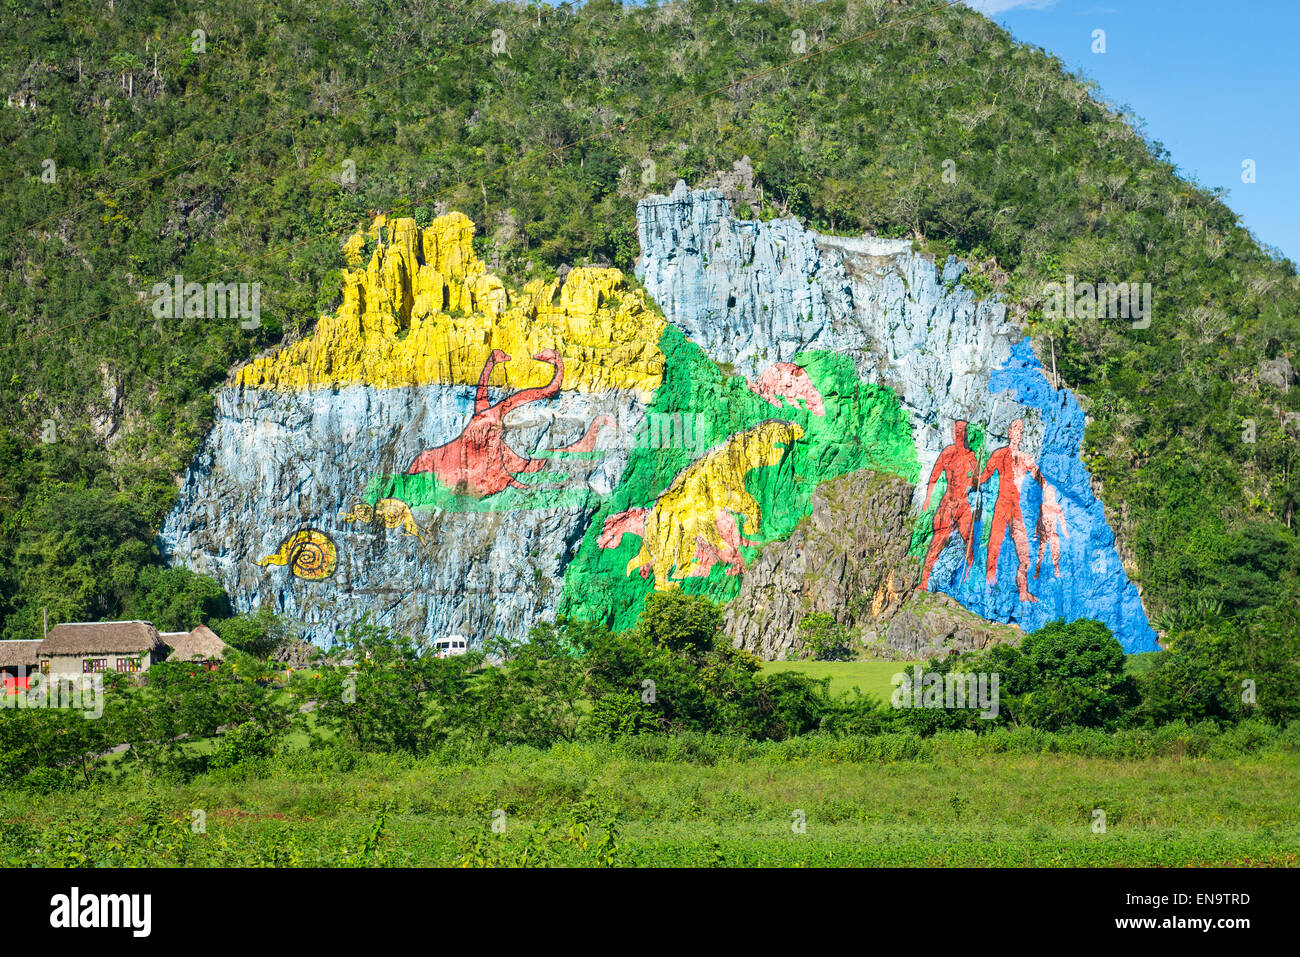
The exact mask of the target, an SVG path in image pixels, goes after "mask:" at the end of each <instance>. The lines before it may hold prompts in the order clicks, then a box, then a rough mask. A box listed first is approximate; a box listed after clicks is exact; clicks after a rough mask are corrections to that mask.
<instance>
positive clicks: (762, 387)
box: [748, 362, 826, 418]
mask: <svg viewBox="0 0 1300 957" xmlns="http://www.w3.org/2000/svg"><path fill="white" fill-rule="evenodd" d="M748 381H749V388H750V391H751V392H754V393H756V394H757V395H759V396H762V397H763V398H764V399H766V400H767V401H768V402H770V403H772V404H773V405H774V406H776V407H777V408H778V409H780V408H782V407H783V405H784V403H785V402H788V403H789V404H790V405H792V406H794V407H795V408H796V409H797V408H799V402H798V400H799V399H803V401H804V406H805V407H807V409H808V411H809V412H811V413H812V414H813V415H818V416H822V417H823V418H825V416H826V403H825V402H824V401H822V394H821V393H820V392H818V391H817V387H816V386H815V385H813V381H812V379H811V378H810V377H809V375H808V372H807V370H806V369H801V368H800V367H799V366H797V365H795V364H794V363H793V362H778V363H776V364H775V365H773V366H770V367H769V368H767V369H766V370H764V371H763V374H762V375H760V376H759V377H758V378H757V379H750V380H748ZM783 400H784V402H783Z"/></svg>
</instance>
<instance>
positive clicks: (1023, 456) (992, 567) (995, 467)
mask: <svg viewBox="0 0 1300 957" xmlns="http://www.w3.org/2000/svg"><path fill="white" fill-rule="evenodd" d="M1024 434H1025V424H1024V422H1022V421H1021V420H1020V419H1016V420H1015V421H1014V422H1012V423H1011V427H1010V428H1009V429H1008V430H1007V444H1006V445H1005V446H1003V447H1002V448H1000V449H998V450H997V451H996V452H994V453H993V454H992V455H991V456H989V461H988V464H987V465H985V466H984V471H983V472H982V473H981V474H980V477H979V484H980V485H983V484H984V483H985V482H986V481H988V480H989V479H990V478H992V476H993V473H994V472H997V473H998V499H997V501H996V502H995V503H994V505H993V526H992V532H991V533H990V535H989V556H988V583H989V584H990V585H993V584H995V583H996V582H997V577H998V552H999V551H1000V550H1001V549H1002V539H1003V538H1004V537H1006V533H1007V531H1008V530H1009V531H1010V532H1011V541H1012V542H1014V543H1015V546H1016V561H1017V567H1016V587H1017V588H1018V589H1019V591H1020V600H1021V601H1038V599H1037V598H1035V597H1034V596H1033V595H1031V594H1029V535H1028V533H1027V532H1026V531H1025V518H1024V516H1023V515H1021V514H1020V489H1021V486H1022V485H1023V484H1024V480H1025V476H1026V475H1032V476H1033V477H1034V478H1035V479H1036V480H1037V481H1038V484H1039V485H1042V486H1043V487H1044V488H1046V486H1047V483H1045V482H1044V481H1043V476H1042V475H1041V474H1040V473H1039V471H1038V463H1037V462H1035V461H1034V459H1033V457H1032V456H1030V455H1028V454H1027V453H1025V452H1021V451H1020V439H1021V438H1022V437H1023V436H1024Z"/></svg>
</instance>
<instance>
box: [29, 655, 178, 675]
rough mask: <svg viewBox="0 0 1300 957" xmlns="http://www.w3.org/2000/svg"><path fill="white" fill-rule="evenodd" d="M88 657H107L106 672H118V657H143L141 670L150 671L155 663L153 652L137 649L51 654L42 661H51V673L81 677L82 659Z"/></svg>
mask: <svg viewBox="0 0 1300 957" xmlns="http://www.w3.org/2000/svg"><path fill="white" fill-rule="evenodd" d="M87 658H105V659H107V662H108V664H107V667H106V668H105V669H104V671H105V673H108V672H113V673H116V672H117V659H118V658H139V659H141V661H140V670H141V671H148V670H149V666H150V665H152V664H153V663H154V655H153V653H152V652H139V651H135V652H120V651H109V652H97V653H95V654H93V655H50V656H48V657H42V658H41V661H42V663H43V662H46V661H48V662H49V663H50V669H49V671H50V674H51V675H69V676H75V677H78V678H80V677H81V675H82V674H83V672H82V661H84V660H85V659H87Z"/></svg>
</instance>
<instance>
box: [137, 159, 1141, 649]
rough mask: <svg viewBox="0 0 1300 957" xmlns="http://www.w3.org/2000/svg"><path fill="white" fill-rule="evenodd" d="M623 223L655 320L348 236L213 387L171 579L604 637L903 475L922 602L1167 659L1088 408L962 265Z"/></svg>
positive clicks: (605, 280) (573, 283) (321, 635)
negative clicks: (569, 623) (1072, 621)
mask: <svg viewBox="0 0 1300 957" xmlns="http://www.w3.org/2000/svg"><path fill="white" fill-rule="evenodd" d="M638 228H639V231H640V239H641V245H642V253H643V255H642V259H641V264H640V266H639V267H638V274H639V276H640V277H641V278H642V280H643V281H644V283H645V287H646V290H647V291H648V293H649V297H650V299H653V303H652V302H651V301H650V299H647V298H646V297H645V295H644V294H643V293H641V292H634V291H632V290H630V289H629V288H628V287H627V286H626V284H625V283H624V280H623V276H622V275H621V273H619V272H618V270H613V269H592V268H584V269H574V270H572V271H571V272H570V273H569V274H568V276H567V277H566V280H565V281H564V282H562V283H561V282H559V281H557V282H552V283H549V284H544V283H541V282H534V283H530V284H529V285H528V286H526V287H525V288H524V289H522V290H510V289H507V288H506V287H505V285H504V284H503V283H502V282H501V281H500V280H498V279H496V278H495V277H493V276H491V275H489V274H488V273H487V272H486V269H485V267H484V265H483V264H482V263H481V262H480V261H479V260H478V259H477V257H476V256H475V255H474V252H473V248H472V245H471V242H470V240H471V238H472V232H473V227H472V224H470V223H469V221H468V220H467V219H466V218H465V217H463V216H461V215H460V214H456V213H452V214H448V215H447V216H443V217H440V218H439V219H438V220H435V221H434V223H433V224H432V225H431V226H429V227H427V228H425V229H423V230H421V229H418V228H417V227H416V226H415V224H414V222H412V221H411V220H396V221H393V222H388V221H386V220H385V219H383V218H382V217H380V218H379V219H378V220H376V222H375V224H374V225H373V226H372V227H371V229H370V230H369V231H368V232H366V233H360V234H358V235H357V236H354V237H353V238H352V239H351V240H349V242H348V243H347V244H346V245H345V251H346V253H347V255H348V260H349V266H350V268H349V269H348V270H347V271H346V272H345V273H344V279H343V290H342V293H343V296H342V305H341V306H340V307H339V309H338V310H337V311H336V313H335V314H334V315H332V316H324V317H322V318H321V320H320V322H319V323H318V325H317V328H316V330H315V332H314V334H313V335H312V336H311V337H310V338H308V339H304V340H302V341H299V342H296V343H294V344H292V345H290V346H287V347H285V348H283V349H281V350H279V351H277V352H275V353H273V354H271V355H268V356H265V357H263V358H260V359H258V360H256V361H254V362H252V363H250V364H249V365H248V366H246V367H245V368H243V369H242V370H240V371H239V373H238V374H237V375H236V376H235V378H234V379H233V381H232V383H231V385H230V386H229V387H227V388H225V389H223V390H222V391H221V392H220V393H219V394H218V396H217V421H216V424H215V426H214V428H213V430H212V432H211V434H210V435H209V436H208V437H207V439H206V440H205V442H204V445H203V448H202V451H201V452H200V454H199V456H198V457H197V458H196V460H195V462H194V463H193V465H192V466H191V468H190V470H189V472H188V474H187V476H186V478H185V482H184V485H183V488H182V491H181V497H180V501H179V502H178V503H177V506H176V508H175V510H174V511H173V512H172V514H171V515H170V516H169V517H168V520H167V522H166V524H165V526H164V528H163V531H162V540H163V545H164V549H165V551H166V553H167V554H168V556H169V558H170V560H171V561H173V562H183V563H185V564H188V565H189V566H191V567H193V568H195V569H196V570H198V571H202V572H206V573H209V574H212V575H214V576H215V577H216V578H217V579H218V580H219V581H221V583H222V584H223V586H225V587H226V589H227V591H228V592H229V593H230V594H231V596H232V598H233V600H234V602H235V605H236V607H237V608H239V609H240V610H251V609H255V608H256V607H258V606H260V605H262V604H270V605H271V606H272V607H273V608H275V609H276V610H278V611H280V612H282V613H284V614H286V615H287V616H288V617H290V618H291V619H293V620H295V621H297V622H299V623H300V624H301V626H302V627H303V629H304V634H305V635H306V637H309V638H311V639H313V640H316V641H318V642H321V643H328V642H329V640H330V639H331V638H332V636H333V635H332V633H333V629H334V627H335V626H337V625H342V624H345V623H346V622H348V621H351V620H355V619H357V618H359V617H360V616H361V615H362V614H369V615H370V617H371V619H372V620H373V621H375V622H377V623H379V624H383V625H388V626H392V627H395V628H397V629H400V630H403V631H405V632H407V633H409V634H413V635H419V636H422V637H437V636H439V635H443V634H450V633H457V634H465V635H470V636H472V637H473V638H474V639H476V640H482V639H483V638H486V637H489V636H491V635H493V634H501V635H509V636H512V637H523V636H525V635H526V634H527V631H528V629H529V628H530V627H531V626H532V625H533V624H534V623H535V622H537V621H538V620H539V619H541V618H545V617H549V616H552V615H554V614H555V613H556V612H561V613H564V614H569V615H575V616H581V617H587V618H593V619H598V620H602V621H605V622H607V623H609V624H610V625H612V626H614V627H616V628H622V627H627V626H629V625H631V624H632V623H633V622H634V621H635V619H636V616H637V615H638V614H639V612H640V609H641V607H642V604H643V602H644V599H645V596H646V595H647V594H649V593H650V592H651V591H653V590H655V589H671V588H680V589H683V590H685V591H688V592H691V593H696V594H705V595H709V596H711V597H713V598H715V599H718V600H722V601H725V600H728V599H730V598H732V597H734V596H735V595H736V593H737V591H738V590H739V583H740V581H741V579H742V578H743V577H744V575H745V572H746V570H747V569H748V567H749V566H750V564H751V563H752V561H753V560H754V558H755V557H756V556H757V554H758V552H759V549H761V548H762V546H763V545H764V544H766V543H769V542H773V541H779V540H782V539H784V538H786V537H788V536H789V535H790V533H791V532H792V531H793V530H794V528H795V527H796V525H797V524H798V523H799V521H800V520H801V519H803V518H804V517H805V516H806V515H807V514H808V513H809V511H810V509H811V501H812V496H813V493H814V492H815V491H816V489H817V487H818V486H819V485H820V484H821V483H822V482H825V481H826V480H828V479H832V478H837V477H839V476H843V475H847V474H849V473H852V472H856V471H860V470H863V469H871V470H875V471H877V472H886V473H889V474H892V475H897V476H901V477H902V478H904V479H906V480H907V481H908V482H911V483H913V484H914V485H915V486H916V499H915V503H914V505H915V511H916V516H917V518H916V527H915V532H914V534H913V538H912V542H911V544H910V547H911V550H912V553H913V554H914V555H915V556H916V559H917V562H918V565H921V566H922V567H923V572H922V574H923V581H924V587H926V588H929V589H932V590H937V591H944V592H946V593H947V594H949V595H951V596H953V597H954V598H956V599H957V600H958V601H960V602H961V603H963V604H964V605H966V606H967V607H968V608H971V609H972V610H975V611H977V612H979V613H980V614H983V615H985V616H986V617H989V618H993V619H996V620H1000V621H1007V622H1015V623H1018V624H1021V625H1022V626H1023V627H1026V628H1032V627H1036V626H1037V625H1038V624H1041V623H1043V622H1046V621H1049V620H1052V619H1054V618H1060V617H1065V618H1077V617H1083V616H1088V617H1095V618H1099V619H1101V620H1103V621H1105V622H1107V623H1108V624H1109V625H1110V626H1111V628H1112V629H1113V630H1114V631H1115V632H1116V634H1117V635H1118V636H1119V637H1120V640H1121V641H1122V642H1123V643H1124V644H1125V646H1126V647H1127V648H1129V649H1130V650H1135V649H1138V648H1150V647H1154V635H1153V634H1152V633H1151V630H1150V628H1149V626H1148V625H1147V623H1146V618H1145V616H1144V615H1143V613H1142V609H1141V604H1140V602H1139V601H1138V599H1137V595H1136V590H1135V589H1134V588H1133V586H1132V585H1131V583H1129V582H1128V580H1127V578H1126V577H1125V575H1124V572H1123V569H1122V567H1121V566H1120V564H1119V560H1118V558H1117V557H1116V555H1115V550H1114V542H1113V537H1112V536H1111V534H1110V530H1109V528H1107V526H1106V523H1105V516H1104V510H1103V509H1102V507H1101V503H1100V502H1098V501H1096V499H1095V498H1093V496H1092V493H1091V489H1090V484H1089V480H1088V475H1087V472H1086V469H1084V467H1083V465H1082V462H1081V460H1080V458H1079V446H1080V442H1081V440H1082V429H1083V416H1082V412H1081V411H1080V410H1079V407H1078V405H1077V403H1075V402H1074V400H1073V397H1071V396H1070V395H1069V393H1068V392H1066V391H1064V390H1055V389H1052V388H1051V387H1050V386H1049V385H1048V383H1047V380H1046V378H1045V377H1044V376H1043V373H1042V369H1041V367H1040V366H1039V365H1038V363H1037V361H1036V360H1035V359H1034V357H1033V354H1032V351H1031V350H1030V349H1029V347H1028V343H1025V342H1021V341H1019V337H1018V334H1017V333H1016V331H1015V330H1014V328H1013V327H1011V326H1010V325H1008V324H1007V323H1006V321H1005V315H1004V310H1003V309H1002V307H1001V306H1000V305H998V304H997V303H995V302H976V301H975V300H974V298H973V297H972V296H971V294H970V293H969V292H967V291H966V290H965V289H963V288H962V287H961V286H959V285H957V283H956V280H957V278H958V277H959V275H960V271H961V266H960V264H958V263H956V262H955V261H951V260H950V261H949V263H948V264H947V265H946V266H945V267H944V270H943V273H942V275H939V274H937V273H936V270H935V268H934V266H933V264H932V263H930V262H928V261H927V260H925V259H924V258H923V257H920V256H918V255H915V254H913V253H912V252H911V251H910V247H909V245H908V244H907V243H905V242H898V241H889V240H846V239H839V238H832V237H823V236H819V235H817V234H816V233H813V232H811V231H809V230H805V229H803V228H802V227H800V226H799V225H798V224H797V223H794V222H792V221H775V222H770V223H756V222H737V221H735V220H732V219H731V217H730V212H729V210H728V208H727V205H726V203H725V201H723V200H722V199H721V197H720V196H718V195H717V194H716V193H712V192H708V191H704V192H691V191H690V190H687V189H686V188H685V186H683V185H680V184H679V186H678V188H677V189H676V190H675V191H674V192H673V194H672V195H671V196H670V197H666V198H665V197H652V198H651V199H649V200H647V201H645V202H643V203H642V204H641V205H640V207H639V208H638ZM656 304H657V305H658V306H659V307H662V310H663V313H662V315H661V314H660V313H659V311H658V310H657V309H656ZM665 320H666V321H665ZM1044 559H1046V562H1044Z"/></svg>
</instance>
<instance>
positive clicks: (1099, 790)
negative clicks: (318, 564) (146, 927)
mask: <svg viewBox="0 0 1300 957" xmlns="http://www.w3.org/2000/svg"><path fill="white" fill-rule="evenodd" d="M1049 746H1054V745H1049ZM1171 747H1172V752H1171V753H1165V752H1170V748H1168V747H1167V748H1165V752H1162V753H1158V754H1154V755H1153V756H1148V757H1143V758H1138V759H1116V758H1101V757H1085V756H1081V755H1077V754H1062V753H1018V752H1016V751H1002V752H1000V753H987V752H985V750H984V748H985V744H984V743H983V742H982V741H980V740H977V739H975V738H974V737H973V736H965V737H963V736H954V737H951V738H946V739H938V738H936V739H930V740H929V741H921V740H920V739H916V738H912V737H910V736H898V738H897V739H896V740H894V741H893V742H892V743H889V746H888V747H886V748H884V749H883V750H882V749H881V748H879V747H876V748H875V750H872V749H871V748H868V747H865V745H864V743H862V742H859V743H855V742H853V741H851V740H841V741H840V742H829V743H817V742H811V743H808V742H805V743H798V742H786V743H782V744H779V745H769V746H755V745H743V746H737V747H734V748H731V749H730V750H728V747H727V746H724V747H722V748H721V750H715V749H712V746H711V745H710V744H709V741H708V739H693V740H692V739H687V740H678V741H675V740H673V739H668V740H662V739H661V740H659V741H657V742H650V743H644V744H634V745H618V744H610V743H606V744H600V743H594V742H591V743H580V744H570V745H561V746H557V747H555V748H553V749H550V750H548V751H536V750H533V749H528V748H511V749H505V750H502V751H497V752H493V753H490V754H487V755H483V756H481V757H480V758H478V759H476V760H473V761H463V760H461V761H439V760H437V759H435V758H426V759H419V760H417V759H413V758H398V757H391V756H369V757H365V756H363V757H360V758H358V757H357V756H355V755H349V754H346V753H345V754H340V753H338V752H329V751H327V752H318V753H315V754H299V755H298V756H296V757H289V758H284V759H277V760H276V761H274V762H271V763H269V764H267V765H264V766H259V767H253V768H246V769H244V771H243V772H242V773H240V774H238V775H233V776H232V775H227V776H224V777H223V776H222V775H220V774H216V773H213V774H208V775H205V776H203V777H200V778H198V779H196V781H194V782H192V783H189V784H185V785H167V784H163V783H157V784H153V785H145V786H142V785H141V783H140V782H139V781H136V782H133V783H132V784H130V785H101V786H98V787H96V788H93V789H90V790H87V791H81V792H75V793H70V794H69V793H65V794H54V795H48V796H40V795H32V794H18V793H6V794H2V795H0V848H3V851H0V853H3V855H4V856H5V860H6V863H8V864H9V865H10V866H14V865H22V864H44V865H47V866H48V865H59V864H71V865H80V864H90V865H106V866H111V865H139V864H164V863H166V864H186V865H197V866H203V865H256V864H277V865H323V866H338V865H357V864H387V865H455V864H462V863H468V864H474V865H516V864H575V865H591V864H598V863H613V864H619V865H651V866H654V865H673V864H692V865H719V864H721V865H737V864H768V865H781V866H799V865H816V864H836V865H849V864H853V865H866V864H882V865H932V864H940V865H958V864H965V865H1006V866H1020V865H1065V864H1094V865H1170V866H1186V865H1258V864H1266V865H1279V866H1296V865H1300V813H1298V812H1300V807H1298V805H1300V760H1297V754H1296V751H1295V750H1293V749H1292V748H1291V747H1281V746H1274V745H1270V746H1269V747H1267V748H1265V749H1263V750H1257V751H1255V752H1253V753H1248V754H1238V755H1232V754H1225V755H1224V756H1220V757H1210V756H1205V755H1201V756H1195V757H1193V756H1190V755H1188V754H1179V753H1176V752H1177V751H1178V749H1179V743H1178V741H1176V740H1175V741H1173V742H1172V744H1171ZM638 748H640V749H643V751H644V753H635V752H636V750H637V749H638ZM340 762H341V763H340ZM1096 809H1102V810H1104V811H1105V815H1106V818H1105V823H1106V829H1105V833H1096V832H1095V831H1094V822H1095V821H1096V820H1097V818H1096V817H1095V814H1094V812H1095V810H1096ZM196 812H202V814H201V818H202V822H203V829H202V830H201V831H198V832H197V833H196V831H195V822H196V821H197V820H199V816H196ZM494 815H495V818H494ZM494 819H496V820H498V821H499V822H500V824H501V825H503V826H504V833H495V832H494V831H493V830H492V826H491V825H492V822H493V820H494ZM801 820H802V821H804V822H805V824H806V827H805V828H804V830H803V832H802V833H798V832H797V831H796V829H795V828H793V827H792V825H794V824H796V823H798V822H799V821H801ZM611 823H613V824H614V827H613V829H612V830H611V829H610V828H609V825H610V824H611Z"/></svg>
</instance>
